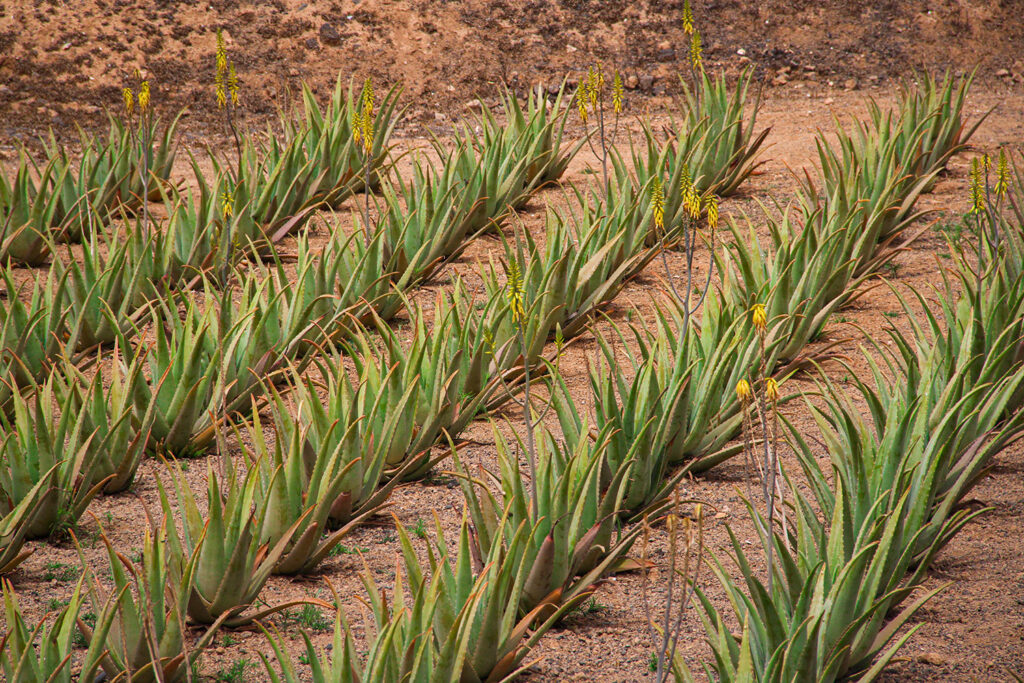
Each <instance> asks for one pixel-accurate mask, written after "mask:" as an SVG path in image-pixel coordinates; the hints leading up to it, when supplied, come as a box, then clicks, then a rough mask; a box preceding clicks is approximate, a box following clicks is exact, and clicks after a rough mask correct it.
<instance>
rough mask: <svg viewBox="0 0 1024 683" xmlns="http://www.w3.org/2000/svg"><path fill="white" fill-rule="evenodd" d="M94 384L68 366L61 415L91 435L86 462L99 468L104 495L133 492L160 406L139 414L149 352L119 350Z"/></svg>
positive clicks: (59, 386) (59, 393)
mask: <svg viewBox="0 0 1024 683" xmlns="http://www.w3.org/2000/svg"><path fill="white" fill-rule="evenodd" d="M97 360H98V363H97V366H98V369H97V371H96V374H95V375H93V377H92V379H91V380H87V379H86V378H85V376H84V375H83V374H82V373H81V371H79V370H78V369H77V368H76V367H75V366H74V365H72V364H70V363H67V364H65V365H63V366H62V367H61V368H60V370H59V373H60V374H61V375H63V377H64V379H62V380H59V381H57V382H56V385H55V386H56V397H57V401H58V403H59V404H60V405H61V407H62V410H64V411H68V412H70V413H71V414H73V415H77V416H78V419H79V420H80V421H81V422H82V433H83V434H85V435H88V436H89V437H90V438H89V441H88V443H87V444H86V446H85V450H86V456H85V457H86V458H87V459H88V460H90V461H92V462H94V463H95V464H94V465H93V468H94V476H95V477H98V478H101V479H105V480H106V485H105V486H104V487H103V492H104V493H118V492H120V491H124V490H126V489H127V488H128V487H129V486H131V484H132V482H133V481H134V479H135V473H136V471H137V470H138V468H139V463H141V462H142V458H143V456H144V455H145V454H146V448H147V446H148V444H149V434H150V429H151V428H152V424H153V417H154V410H155V409H156V405H155V404H151V405H150V407H149V409H148V410H147V411H146V412H145V413H143V414H142V415H139V414H137V413H136V412H135V401H134V396H133V389H134V387H135V386H136V383H137V382H138V381H139V377H140V375H141V374H142V372H143V369H144V368H145V352H144V351H135V352H129V353H128V355H127V356H126V355H125V353H124V352H123V351H122V350H121V349H120V348H119V347H115V348H114V349H113V351H112V352H111V354H110V357H109V360H110V364H109V369H108V370H105V369H104V368H105V367H107V366H105V365H104V363H103V361H104V357H103V354H102V353H101V354H100V356H99V358H98V359H97Z"/></svg>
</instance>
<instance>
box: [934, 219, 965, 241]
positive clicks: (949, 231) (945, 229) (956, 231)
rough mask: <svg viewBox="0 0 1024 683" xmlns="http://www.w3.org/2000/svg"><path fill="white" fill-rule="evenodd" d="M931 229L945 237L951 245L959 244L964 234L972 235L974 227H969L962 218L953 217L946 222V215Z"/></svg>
mask: <svg viewBox="0 0 1024 683" xmlns="http://www.w3.org/2000/svg"><path fill="white" fill-rule="evenodd" d="M932 229H933V230H935V231H936V232H938V233H942V234H943V235H945V236H946V237H947V238H948V239H949V241H950V242H952V243H953V244H960V241H961V240H962V239H963V238H964V234H965V233H966V234H968V235H973V234H974V226H972V225H970V224H969V223H968V222H967V220H966V218H965V217H964V216H953V217H951V218H948V220H947V215H945V214H944V215H943V216H942V217H941V218H940V219H939V221H938V222H937V223H936V224H935V226H934V227H933V228H932Z"/></svg>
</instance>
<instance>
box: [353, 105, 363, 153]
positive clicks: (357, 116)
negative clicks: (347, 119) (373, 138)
mask: <svg viewBox="0 0 1024 683" xmlns="http://www.w3.org/2000/svg"><path fill="white" fill-rule="evenodd" d="M362 136H363V112H362V110H361V109H359V108H355V109H353V110H352V139H353V140H355V143H356V144H357V145H358V144H359V142H360V141H361V140H362Z"/></svg>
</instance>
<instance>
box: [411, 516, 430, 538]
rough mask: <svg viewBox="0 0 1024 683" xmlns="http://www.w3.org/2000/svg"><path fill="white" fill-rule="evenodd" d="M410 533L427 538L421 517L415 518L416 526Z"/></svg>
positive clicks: (425, 527)
mask: <svg viewBox="0 0 1024 683" xmlns="http://www.w3.org/2000/svg"><path fill="white" fill-rule="evenodd" d="M412 533H413V534H415V535H416V538H422V539H423V540H424V541H425V540H427V526H426V524H424V523H423V518H422V517H417V518H416V526H414V527H413V528H412Z"/></svg>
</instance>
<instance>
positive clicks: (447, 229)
mask: <svg viewBox="0 0 1024 683" xmlns="http://www.w3.org/2000/svg"><path fill="white" fill-rule="evenodd" d="M455 168H456V167H455V166H453V165H445V166H443V167H442V169H441V170H440V171H438V170H437V169H436V168H434V166H433V165H432V164H430V163H429V162H427V163H424V162H422V161H420V160H419V159H416V160H414V162H413V171H412V178H411V180H410V181H409V182H408V183H406V182H405V181H404V180H402V178H401V177H400V176H398V177H396V178H395V179H394V180H392V181H390V182H388V183H385V184H384V185H383V189H384V210H383V215H382V217H381V223H382V225H383V228H384V229H385V230H386V231H387V241H388V245H389V248H390V250H391V252H392V253H393V254H394V268H395V271H396V272H397V273H401V274H407V275H408V278H409V279H411V280H413V281H416V280H421V279H426V278H428V277H429V276H430V274H431V273H432V272H433V271H434V270H435V269H436V268H437V267H438V265H440V264H441V263H443V262H445V261H447V260H449V259H452V258H455V257H457V256H458V255H459V254H460V253H462V251H463V250H464V249H465V248H466V247H467V246H468V245H469V241H470V240H471V239H472V238H473V237H475V235H476V233H474V232H471V229H472V228H474V226H475V225H477V224H478V223H479V222H480V218H481V217H480V215H479V214H480V208H481V207H482V202H483V200H480V199H477V198H476V197H475V196H474V195H473V194H472V193H470V192H469V191H468V185H466V184H465V183H464V182H463V180H462V179H461V178H460V177H459V176H458V173H457V172H456V170H455Z"/></svg>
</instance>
